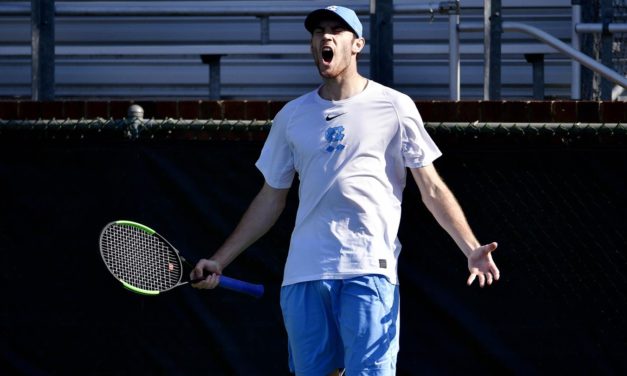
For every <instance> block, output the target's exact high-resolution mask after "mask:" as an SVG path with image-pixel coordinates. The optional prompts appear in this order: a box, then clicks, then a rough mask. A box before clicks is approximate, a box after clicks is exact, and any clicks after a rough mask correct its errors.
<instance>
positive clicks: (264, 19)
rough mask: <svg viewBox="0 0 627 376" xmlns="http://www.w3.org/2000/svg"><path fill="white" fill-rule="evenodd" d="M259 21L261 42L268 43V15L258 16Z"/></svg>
mask: <svg viewBox="0 0 627 376" xmlns="http://www.w3.org/2000/svg"><path fill="white" fill-rule="evenodd" d="M259 22H260V27H261V44H268V43H270V17H269V16H259Z"/></svg>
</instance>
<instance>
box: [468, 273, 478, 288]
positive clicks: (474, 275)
mask: <svg viewBox="0 0 627 376" xmlns="http://www.w3.org/2000/svg"><path fill="white" fill-rule="evenodd" d="M475 278H477V275H476V274H475V273H472V274H471V275H470V276H469V277H468V280H467V281H466V284H467V285H468V286H470V285H472V283H473V282H474V281H475Z"/></svg>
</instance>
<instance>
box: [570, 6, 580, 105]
mask: <svg viewBox="0 0 627 376" xmlns="http://www.w3.org/2000/svg"><path fill="white" fill-rule="evenodd" d="M571 23H572V25H571V27H572V30H571V45H572V46H573V48H574V49H575V50H577V51H581V41H580V39H579V33H578V32H577V25H579V24H580V23H581V0H572V20H571ZM570 98H571V99H575V100H579V99H581V64H579V62H578V61H577V60H574V59H573V60H572V62H571V64H570Z"/></svg>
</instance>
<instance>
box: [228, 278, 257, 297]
mask: <svg viewBox="0 0 627 376" xmlns="http://www.w3.org/2000/svg"><path fill="white" fill-rule="evenodd" d="M219 286H220V287H222V288H225V289H229V290H233V291H237V292H241V293H244V294H248V295H252V296H254V297H255V298H261V296H262V295H263V290H264V289H263V285H255V284H253V283H249V282H244V281H240V280H239V279H235V278H229V277H225V276H223V275H221V276H220V285H219Z"/></svg>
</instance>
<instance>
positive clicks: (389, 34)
mask: <svg viewBox="0 0 627 376" xmlns="http://www.w3.org/2000/svg"><path fill="white" fill-rule="evenodd" d="M393 14H394V4H393V3H392V0H371V1H370V77H372V79H373V80H375V81H377V82H379V83H381V84H383V85H386V86H393V85H394V34H393V27H392V25H393V24H392V15H393Z"/></svg>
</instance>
